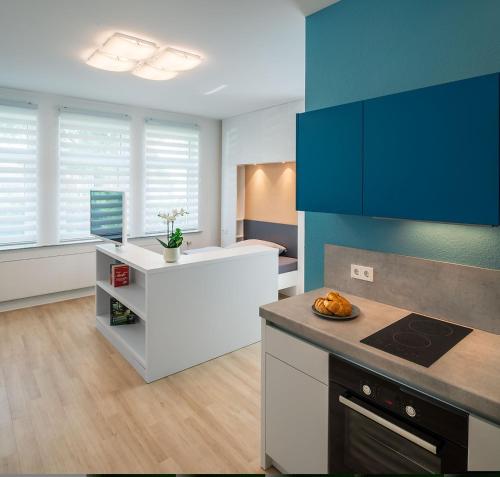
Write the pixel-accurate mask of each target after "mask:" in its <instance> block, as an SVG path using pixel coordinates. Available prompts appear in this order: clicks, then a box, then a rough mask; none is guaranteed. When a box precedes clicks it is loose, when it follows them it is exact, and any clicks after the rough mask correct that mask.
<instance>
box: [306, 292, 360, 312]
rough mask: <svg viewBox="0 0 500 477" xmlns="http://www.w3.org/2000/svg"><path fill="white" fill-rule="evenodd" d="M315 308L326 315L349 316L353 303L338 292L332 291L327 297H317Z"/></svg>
mask: <svg viewBox="0 0 500 477" xmlns="http://www.w3.org/2000/svg"><path fill="white" fill-rule="evenodd" d="M314 308H315V309H316V310H317V311H319V312H320V313H324V314H325V315H337V316H349V315H350V314H351V313H352V305H351V303H349V301H348V300H347V299H346V298H344V297H343V296H342V295H340V293H338V292H330V293H328V295H327V296H326V297H321V298H316V300H315V301H314Z"/></svg>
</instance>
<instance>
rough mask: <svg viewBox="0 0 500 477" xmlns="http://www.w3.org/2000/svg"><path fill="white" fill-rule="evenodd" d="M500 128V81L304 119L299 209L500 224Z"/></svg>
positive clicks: (487, 79)
mask: <svg viewBox="0 0 500 477" xmlns="http://www.w3.org/2000/svg"><path fill="white" fill-rule="evenodd" d="M347 111H358V114H359V116H358V120H357V122H356V123H355V122H354V121H353V120H352V119H350V118H349V115H348V114H347V113H346V112H347ZM339 122H341V123H342V124H343V126H342V127H343V129H341V128H340V127H339V124H338V123H339ZM499 128H500V124H499V75H498V74H493V75H487V76H481V77H477V78H472V79H468V80H462V81H456V82H453V83H447V84H444V85H438V86H432V87H428V88H423V89H419V90H415V91H409V92H405V93H399V94H394V95H390V96H383V97H380V98H376V99H372V100H368V101H363V102H357V103H351V104H348V105H342V106H337V107H332V108H327V109H323V110H318V111H312V112H309V113H304V114H302V115H299V116H298V119H297V207H298V208H299V210H308V211H317V212H332V213H349V214H358V215H361V214H362V215H366V216H372V217H391V218H403V219H414V220H430V221H440V222H455V223H467V224H489V225H498V224H499V223H500V168H499ZM360 131H361V134H360ZM339 135H340V136H341V137H340V138H339V137H338V136H339ZM347 143H348V145H349V147H346V144H347ZM354 151H355V152H354ZM325 169H326V170H328V171H329V172H325ZM315 176H322V178H321V179H320V180H319V182H316V184H315V181H314V180H313V178H314V177H315ZM333 177H336V178H337V180H336V181H335V182H332V181H331V179H332V178H333ZM339 182H340V183H341V186H340V189H339V190H337V191H335V192H334V191H332V189H334V188H335V187H336V184H337V183H339ZM326 183H328V184H330V186H329V187H326ZM360 184H361V185H360ZM317 186H318V187H317ZM319 186H321V191H320V190H318V189H319ZM346 188H349V190H348V191H346V190H345V189H346ZM299 191H300V193H299Z"/></svg>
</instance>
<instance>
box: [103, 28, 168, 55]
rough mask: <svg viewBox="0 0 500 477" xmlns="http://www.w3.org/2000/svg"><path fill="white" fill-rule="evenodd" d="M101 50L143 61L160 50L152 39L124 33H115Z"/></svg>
mask: <svg viewBox="0 0 500 477" xmlns="http://www.w3.org/2000/svg"><path fill="white" fill-rule="evenodd" d="M101 51H105V52H106V53H110V54H112V55H115V56H120V57H123V58H128V59H130V60H136V61H141V60H146V59H147V58H151V56H153V55H154V54H155V53H156V52H157V51H158V46H157V45H156V43H153V42H152V41H147V40H142V39H141V38H136V37H135V36H130V35H125V34H124V33H114V34H113V35H112V36H111V37H110V38H108V40H107V41H106V43H104V45H102V48H101Z"/></svg>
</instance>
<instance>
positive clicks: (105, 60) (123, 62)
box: [87, 50, 137, 72]
mask: <svg viewBox="0 0 500 477" xmlns="http://www.w3.org/2000/svg"><path fill="white" fill-rule="evenodd" d="M87 64H88V65H90V66H93V67H94V68H99V69H101V70H106V71H118V72H120V71H130V70H131V69H132V68H134V66H136V64H137V62H136V61H134V60H130V59H128V58H122V57H119V56H115V55H110V54H109V53H104V52H103V51H99V50H96V51H94V53H92V54H91V55H90V56H89V58H88V59H87Z"/></svg>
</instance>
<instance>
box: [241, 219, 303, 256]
mask: <svg viewBox="0 0 500 477" xmlns="http://www.w3.org/2000/svg"><path fill="white" fill-rule="evenodd" d="M297 235H298V228H297V226H296V225H288V224H275V223H273V222H260V221H258V220H245V221H244V222H243V236H244V238H245V240H248V239H260V240H267V241H268V242H275V243H277V244H280V245H283V246H284V247H286V250H287V251H286V252H285V253H284V254H283V255H284V256H285V257H293V258H297V248H298V247H297Z"/></svg>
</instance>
